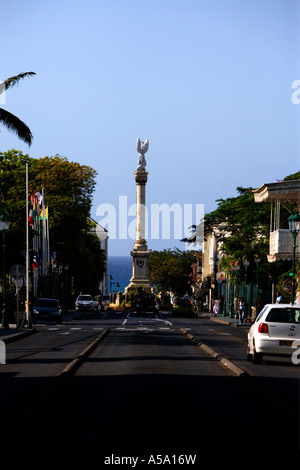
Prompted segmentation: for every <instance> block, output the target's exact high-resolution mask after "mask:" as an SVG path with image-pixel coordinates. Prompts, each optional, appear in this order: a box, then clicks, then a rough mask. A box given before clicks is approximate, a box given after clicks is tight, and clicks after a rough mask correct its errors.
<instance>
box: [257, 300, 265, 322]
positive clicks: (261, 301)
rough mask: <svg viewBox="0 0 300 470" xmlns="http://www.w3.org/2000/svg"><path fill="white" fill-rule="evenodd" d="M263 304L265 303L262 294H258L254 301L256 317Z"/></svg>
mask: <svg viewBox="0 0 300 470" xmlns="http://www.w3.org/2000/svg"><path fill="white" fill-rule="evenodd" d="M264 305H265V302H264V299H263V296H262V295H261V294H258V297H257V299H256V301H255V308H256V317H257V315H258V314H259V313H260V312H261V310H262V308H263V307H264Z"/></svg>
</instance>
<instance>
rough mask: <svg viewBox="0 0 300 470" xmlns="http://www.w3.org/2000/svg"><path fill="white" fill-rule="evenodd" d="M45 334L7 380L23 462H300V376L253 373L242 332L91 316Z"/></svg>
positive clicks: (279, 367)
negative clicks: (61, 457) (298, 458)
mask: <svg viewBox="0 0 300 470" xmlns="http://www.w3.org/2000/svg"><path fill="white" fill-rule="evenodd" d="M97 317H98V318H97ZM182 327H184V328H190V331H192V332H193V333H194V334H195V335H197V336H198V337H201V338H202V339H203V340H204V341H205V343H207V344H209V345H210V346H211V347H214V348H215V349H216V350H217V349H219V350H220V351H221V352H222V354H223V355H224V354H226V355H227V356H228V358H229V359H231V360H234V361H235V362H236V363H237V364H238V365H239V366H240V367H249V369H248V371H249V375H250V374H251V375H254V377H255V380H254V381H253V382H252V381H251V380H250V382H249V381H248V380H244V379H243V378H242V377H238V376H236V375H235V374H234V373H233V372H232V371H231V370H230V369H229V368H228V367H225V366H224V365H223V364H221V363H220V361H217V360H216V359H215V358H213V357H212V356H210V355H209V354H207V353H206V352H205V351H203V350H202V349H201V348H200V347H198V346H197V345H196V344H195V343H193V342H192V341H191V340H190V339H189V338H188V337H187V335H184V334H183V333H182V332H181V331H180V328H182ZM38 328H39V333H38V334H36V335H34V336H31V337H28V338H24V339H22V340H19V341H18V342H15V343H12V344H10V345H8V346H7V364H6V365H5V366H4V367H5V369H3V370H2V369H1V374H0V380H1V384H2V385H4V386H2V387H1V389H0V390H1V391H0V396H1V402H2V403H5V404H6V407H5V412H4V413H2V418H5V419H4V420H3V421H2V422H6V423H7V427H6V428H5V429H6V430H7V432H6V437H7V435H10V436H11V437H12V439H11V440H10V441H9V442H10V444H11V443H13V446H16V447H17V448H18V449H19V450H23V451H29V452H30V451H49V450H52V451H53V450H60V451H66V450H67V451H70V450H72V451H73V452H78V451H82V452H84V451H87V450H89V451H96V452H98V453H99V455H100V454H101V455H104V454H107V455H109V453H110V452H111V453H115V454H116V453H119V454H120V455H121V454H122V455H125V454H126V455H129V454H130V453H131V454H132V455H135V454H137V453H141V452H143V453H145V454H147V455H148V454H149V453H151V452H155V453H156V454H157V453H164V454H165V453H166V452H169V453H170V452H172V453H173V454H174V455H181V454H184V453H194V454H197V455H199V454H200V453H201V452H203V451H207V450H216V451H219V450H242V451H246V450H248V451H249V450H262V449H261V446H262V442H263V447H264V448H265V449H270V450H271V449H273V450H287V449H289V450H299V440H298V439H299V436H298V432H299V395H297V394H298V393H299V388H298V387H299V380H298V379H299V368H297V367H295V366H293V365H292V364H290V363H289V362H286V361H285V362H283V363H282V362H281V361H279V362H278V361H277V360H276V361H274V362H273V363H272V361H271V362H269V363H265V364H262V365H261V366H255V370H254V369H253V367H254V366H253V365H252V364H249V363H247V362H246V361H245V356H246V355H245V338H246V336H245V335H246V329H245V328H244V327H243V328H233V327H229V326H227V325H226V326H224V325H220V324H217V323H215V322H212V321H210V320H204V319H172V318H170V317H166V316H165V317H162V318H160V319H154V318H141V317H130V318H122V317H121V316H120V317H116V318H99V315H96V316H89V315H86V316H83V317H82V318H81V319H79V320H73V321H71V320H70V321H69V322H68V321H66V322H65V323H64V324H63V325H51V324H45V325H39V326H38ZM105 328H109V329H110V331H109V333H108V334H107V335H106V336H105V338H104V339H103V341H102V342H101V343H100V344H99V345H98V346H97V347H96V348H95V349H94V351H92V352H91V353H90V354H89V356H88V357H87V359H86V360H85V361H84V362H83V364H82V365H81V366H80V367H79V368H78V369H77V371H76V373H74V374H72V375H70V377H67V378H66V379H65V380H64V381H61V382H59V383H57V375H58V374H59V372H60V371H61V370H62V369H63V368H64V367H66V365H67V364H68V363H70V361H72V359H74V357H76V355H78V354H79V353H80V351H82V350H83V349H84V348H85V347H86V346H87V345H88V344H89V343H90V342H91V341H92V340H93V338H95V337H96V336H97V335H99V333H100V332H101V331H102V330H103V329H105ZM229 356H230V357H229ZM1 367H2V366H1ZM251 368H252V369H253V370H252V369H251ZM282 394H283V395H282ZM281 395H282V398H283V400H281V401H280V399H281ZM297 397H298V400H297ZM288 398H289V400H288ZM283 402H284V403H283ZM24 425H25V426H24ZM18 429H19V431H20V432H19V433H18V432H17V431H18ZM24 430H26V432H24ZM2 432H3V429H2ZM10 433H11V434H10ZM14 433H15V436H16V437H14ZM0 437H1V436H0ZM1 442H5V439H4V440H3V438H2V437H1Z"/></svg>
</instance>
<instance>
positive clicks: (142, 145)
mask: <svg viewBox="0 0 300 470" xmlns="http://www.w3.org/2000/svg"><path fill="white" fill-rule="evenodd" d="M148 148H149V141H148V139H146V140H145V142H143V141H142V140H140V138H138V140H137V142H136V149H137V151H138V152H139V161H138V167H137V170H138V171H145V170H146V165H147V162H146V158H145V153H146V152H147V151H148Z"/></svg>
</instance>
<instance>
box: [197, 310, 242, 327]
mask: <svg viewBox="0 0 300 470" xmlns="http://www.w3.org/2000/svg"><path fill="white" fill-rule="evenodd" d="M198 318H209V319H210V320H213V321H217V322H219V323H224V324H226V325H231V326H236V327H245V326H246V327H250V326H251V323H243V324H242V325H240V320H239V319H237V318H235V317H232V318H229V317H228V316H226V317H225V316H223V315H220V314H217V315H215V314H214V313H209V312H200V313H199V315H198Z"/></svg>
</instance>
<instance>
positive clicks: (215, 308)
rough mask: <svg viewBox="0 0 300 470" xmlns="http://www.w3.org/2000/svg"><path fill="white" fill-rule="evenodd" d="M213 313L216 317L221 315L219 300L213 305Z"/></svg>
mask: <svg viewBox="0 0 300 470" xmlns="http://www.w3.org/2000/svg"><path fill="white" fill-rule="evenodd" d="M213 313H214V315H215V317H216V316H217V315H218V313H219V301H218V299H215V300H214V303H213Z"/></svg>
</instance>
